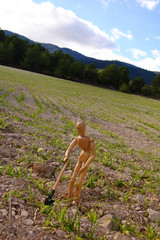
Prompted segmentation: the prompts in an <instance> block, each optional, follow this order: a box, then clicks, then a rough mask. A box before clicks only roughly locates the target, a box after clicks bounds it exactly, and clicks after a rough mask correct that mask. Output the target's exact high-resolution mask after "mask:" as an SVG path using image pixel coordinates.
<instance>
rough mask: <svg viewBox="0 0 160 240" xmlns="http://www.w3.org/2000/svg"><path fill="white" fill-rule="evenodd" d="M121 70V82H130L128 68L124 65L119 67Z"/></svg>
mask: <svg viewBox="0 0 160 240" xmlns="http://www.w3.org/2000/svg"><path fill="white" fill-rule="evenodd" d="M119 70H120V84H122V83H126V84H128V83H129V82H130V78H129V71H128V68H127V67H126V66H122V67H120V68H119Z"/></svg>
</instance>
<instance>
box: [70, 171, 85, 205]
mask: <svg viewBox="0 0 160 240" xmlns="http://www.w3.org/2000/svg"><path fill="white" fill-rule="evenodd" d="M87 170H88V169H86V170H84V171H83V172H82V173H81V174H80V176H79V180H78V185H77V188H76V192H75V195H74V199H73V204H74V203H76V202H77V200H78V197H79V194H80V191H81V188H82V182H83V179H84V178H85V176H86V174H87Z"/></svg>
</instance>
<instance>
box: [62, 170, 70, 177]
mask: <svg viewBox="0 0 160 240" xmlns="http://www.w3.org/2000/svg"><path fill="white" fill-rule="evenodd" d="M70 176H72V170H68V171H65V172H64V174H63V177H64V178H67V177H70Z"/></svg>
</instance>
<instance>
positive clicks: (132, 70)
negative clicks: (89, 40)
mask: <svg viewBox="0 0 160 240" xmlns="http://www.w3.org/2000/svg"><path fill="white" fill-rule="evenodd" d="M4 32H5V34H6V35H8V36H12V35H17V36H18V37H19V38H21V39H22V40H28V41H29V42H30V43H39V42H35V41H32V40H31V39H29V38H27V37H25V36H22V35H20V34H17V33H13V32H10V31H7V30H4ZM39 44H40V45H41V46H42V47H44V48H46V49H47V50H48V51H49V52H50V53H54V52H55V51H58V50H62V51H63V52H64V53H68V54H69V55H70V56H72V57H73V58H74V59H75V61H81V62H83V63H84V64H85V65H88V64H90V63H94V64H95V66H96V68H98V69H103V68H105V67H106V66H108V65H110V64H115V65H117V66H118V67H120V66H126V67H127V68H128V70H129V76H130V79H131V80H133V79H134V78H136V77H140V76H141V77H142V78H143V79H144V81H145V83H146V84H151V82H152V80H153V78H154V77H155V76H156V73H155V72H152V71H148V70H145V69H142V68H139V67H136V66H134V65H132V64H129V63H125V62H121V61H117V60H112V61H110V60H98V59H95V58H91V57H86V56H85V55H83V54H81V53H79V52H76V51H73V50H72V49H69V48H60V47H58V46H57V45H54V44H51V43H39Z"/></svg>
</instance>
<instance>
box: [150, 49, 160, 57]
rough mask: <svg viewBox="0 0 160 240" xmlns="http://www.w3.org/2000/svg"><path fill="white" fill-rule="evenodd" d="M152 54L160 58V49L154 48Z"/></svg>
mask: <svg viewBox="0 0 160 240" xmlns="http://www.w3.org/2000/svg"><path fill="white" fill-rule="evenodd" d="M151 52H152V55H153V57H154V58H159V59H160V51H159V50H152V51H151Z"/></svg>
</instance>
